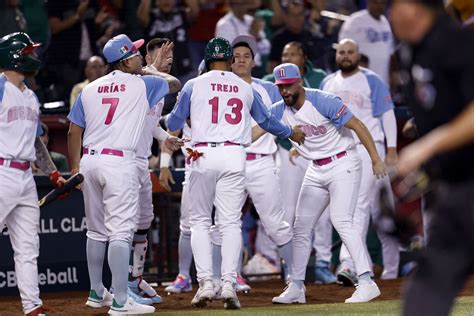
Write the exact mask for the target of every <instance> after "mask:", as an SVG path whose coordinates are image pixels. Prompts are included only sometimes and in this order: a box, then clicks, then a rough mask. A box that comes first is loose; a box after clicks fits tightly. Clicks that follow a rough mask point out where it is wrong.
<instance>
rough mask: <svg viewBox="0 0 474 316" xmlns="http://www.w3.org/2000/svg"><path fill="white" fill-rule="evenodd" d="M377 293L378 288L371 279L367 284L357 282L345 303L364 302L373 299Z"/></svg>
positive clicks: (378, 293)
mask: <svg viewBox="0 0 474 316" xmlns="http://www.w3.org/2000/svg"><path fill="white" fill-rule="evenodd" d="M379 295H380V290H379V287H378V286H377V284H376V283H375V282H373V281H372V282H371V283H369V284H359V285H357V287H356V290H355V291H354V293H353V294H352V296H351V297H350V298H348V299H347V300H346V301H345V303H365V302H368V301H371V300H373V299H374V298H376V297H377V296H379Z"/></svg>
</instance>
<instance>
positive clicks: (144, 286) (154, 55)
mask: <svg viewBox="0 0 474 316" xmlns="http://www.w3.org/2000/svg"><path fill="white" fill-rule="evenodd" d="M172 48H173V43H172V42H171V41H170V40H169V39H166V38H154V39H152V40H151V41H150V42H149V43H148V44H147V46H146V50H147V55H146V56H145V60H146V63H147V66H146V67H145V70H148V69H151V70H155V71H156V70H158V71H160V72H163V73H169V72H170V70H171V66H172V65H173V50H172ZM163 105H164V98H162V99H160V100H159V101H158V102H157V103H156V104H155V105H153V107H151V108H150V110H149V111H148V113H147V116H146V119H145V129H144V130H143V134H142V135H141V137H140V140H139V141H138V147H137V152H136V157H137V169H138V183H139V185H140V188H139V192H138V223H137V231H136V232H135V234H134V237H133V243H132V255H131V259H132V267H131V271H130V273H129V282H128V288H129V290H130V291H131V292H132V293H129V294H130V295H131V296H132V295H134V294H136V295H139V297H134V299H135V301H136V302H138V303H141V304H148V305H149V304H150V303H151V304H156V303H161V302H162V299H161V297H160V296H159V295H158V294H157V293H156V291H155V289H153V288H152V287H151V286H150V285H149V284H148V283H147V282H146V281H145V280H144V279H143V277H142V276H143V269H144V267H145V256H146V250H147V247H148V240H147V235H148V230H149V229H150V226H151V222H152V221H153V218H154V213H153V202H152V190H151V178H150V172H149V170H148V157H149V156H151V145H152V142H153V138H156V139H157V140H158V141H162V142H165V144H166V145H167V146H169V147H171V148H172V147H173V146H174V145H173V143H176V140H177V138H176V137H174V136H171V135H169V134H168V133H166V131H164V130H163V128H161V126H160V124H159V120H160V118H161V113H162V111H163ZM172 149H174V148H172ZM150 300H151V301H150Z"/></svg>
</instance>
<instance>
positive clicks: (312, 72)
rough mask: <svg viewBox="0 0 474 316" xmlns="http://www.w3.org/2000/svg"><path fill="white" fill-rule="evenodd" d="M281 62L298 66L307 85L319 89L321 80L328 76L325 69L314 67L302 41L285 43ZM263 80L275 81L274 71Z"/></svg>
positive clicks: (304, 83)
mask: <svg viewBox="0 0 474 316" xmlns="http://www.w3.org/2000/svg"><path fill="white" fill-rule="evenodd" d="M281 62H282V63H292V64H295V65H296V66H298V68H299V69H300V73H301V76H302V77H303V80H304V81H303V85H304V86H305V87H308V88H316V89H319V85H320V84H321V81H322V80H323V79H324V77H326V73H325V72H324V70H321V69H317V68H313V64H312V63H311V61H309V60H308V56H307V54H306V51H305V49H304V46H303V44H301V43H300V42H290V43H288V44H286V45H285V47H284V48H283V54H282V55H281ZM263 80H267V81H271V82H275V77H274V76H273V71H272V72H271V73H270V74H268V75H266V76H265V77H263Z"/></svg>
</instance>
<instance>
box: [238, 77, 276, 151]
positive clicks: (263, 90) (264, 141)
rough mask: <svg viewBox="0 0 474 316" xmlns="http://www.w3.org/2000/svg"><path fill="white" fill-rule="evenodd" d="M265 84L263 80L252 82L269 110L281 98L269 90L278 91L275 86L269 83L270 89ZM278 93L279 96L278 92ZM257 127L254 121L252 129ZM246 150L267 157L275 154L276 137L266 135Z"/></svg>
mask: <svg viewBox="0 0 474 316" xmlns="http://www.w3.org/2000/svg"><path fill="white" fill-rule="evenodd" d="M264 84H265V83H263V84H262V82H261V80H259V79H253V80H252V87H253V88H254V89H255V91H257V92H258V94H260V96H261V97H262V101H263V103H264V104H265V105H266V106H267V107H268V108H270V106H271V105H272V104H273V103H274V102H276V101H277V100H279V99H281V97H280V98H276V97H275V96H276V94H274V93H273V94H272V91H271V90H270V91H269V89H271V88H270V86H271V87H273V88H274V89H276V87H275V86H274V85H273V84H271V83H268V87H265V86H264ZM276 92H277V94H278V96H279V93H278V91H276ZM272 99H273V100H274V101H273V100H272ZM256 125H258V124H257V122H255V120H253V119H252V127H254V126H256ZM245 150H246V152H248V153H255V154H266V155H270V154H273V153H275V152H276V150H277V146H276V143H275V136H273V135H272V134H270V133H266V134H264V135H263V136H261V137H260V138H259V139H257V140H256V141H255V142H253V143H252V144H251V145H250V146H249V147H247V148H246V149H245Z"/></svg>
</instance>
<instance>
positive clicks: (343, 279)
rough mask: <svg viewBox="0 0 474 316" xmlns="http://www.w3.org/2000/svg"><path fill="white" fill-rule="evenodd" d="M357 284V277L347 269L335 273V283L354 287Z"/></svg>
mask: <svg viewBox="0 0 474 316" xmlns="http://www.w3.org/2000/svg"><path fill="white" fill-rule="evenodd" d="M358 282H359V278H358V277H357V275H356V274H355V273H354V272H352V271H351V270H349V269H342V270H341V271H339V272H338V273H337V283H338V284H341V285H344V286H356V285H357V284H358Z"/></svg>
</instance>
